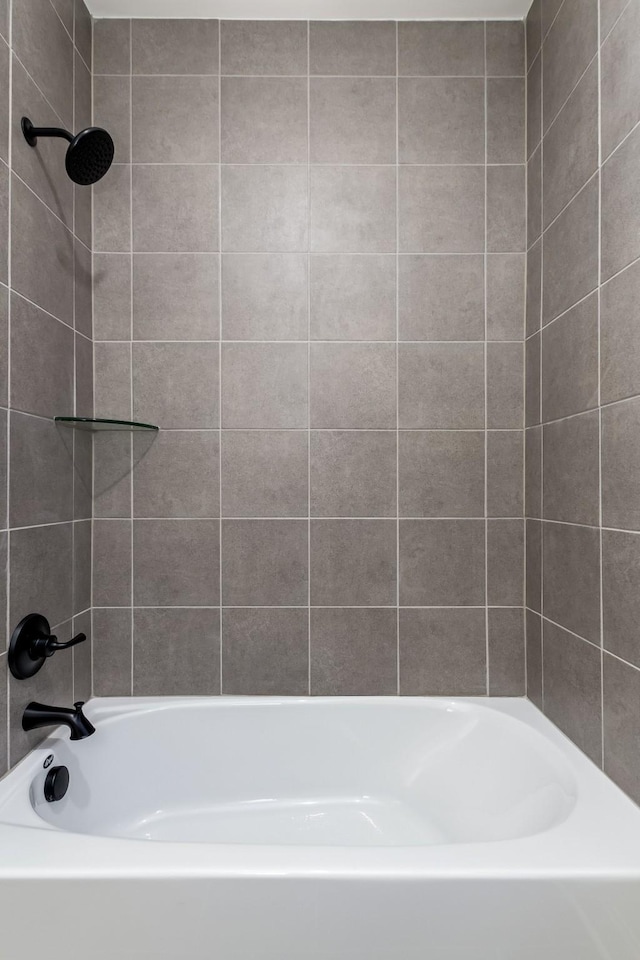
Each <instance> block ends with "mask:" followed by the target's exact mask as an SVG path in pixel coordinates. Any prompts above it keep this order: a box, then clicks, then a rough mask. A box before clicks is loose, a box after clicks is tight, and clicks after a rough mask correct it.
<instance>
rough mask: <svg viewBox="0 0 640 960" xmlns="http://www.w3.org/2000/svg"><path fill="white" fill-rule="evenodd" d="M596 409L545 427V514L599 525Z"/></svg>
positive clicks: (598, 445)
mask: <svg viewBox="0 0 640 960" xmlns="http://www.w3.org/2000/svg"><path fill="white" fill-rule="evenodd" d="M598 421H599V417H598V412H597V410H594V411H593V412H592V413H585V414H582V415H581V416H578V417H571V418H570V419H568V420H559V421H557V422H556V423H548V424H545V426H544V458H543V459H544V493H543V498H544V499H543V502H544V516H545V519H547V520H564V521H565V522H566V523H586V524H591V525H592V526H597V524H598V520H599V516H600V479H599V476H600V429H599V422H598Z"/></svg>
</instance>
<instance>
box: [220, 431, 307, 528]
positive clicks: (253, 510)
mask: <svg viewBox="0 0 640 960" xmlns="http://www.w3.org/2000/svg"><path fill="white" fill-rule="evenodd" d="M308 459H309V448H308V437H307V433H306V431H304V432H303V431H299V432H298V431H294V430H286V431H279V430H269V431H260V430H246V431H245V430H223V431H222V515H223V516H224V517H306V516H307V515H308V511H309V506H308V503H309V493H308V484H309V468H308Z"/></svg>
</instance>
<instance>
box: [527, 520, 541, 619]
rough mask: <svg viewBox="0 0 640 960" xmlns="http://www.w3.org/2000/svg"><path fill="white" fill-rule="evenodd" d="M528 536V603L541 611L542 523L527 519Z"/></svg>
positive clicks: (532, 607)
mask: <svg viewBox="0 0 640 960" xmlns="http://www.w3.org/2000/svg"><path fill="white" fill-rule="evenodd" d="M525 538H526V541H527V542H526V577H525V593H526V605H527V607H529V608H530V609H531V610H535V611H536V612H538V613H540V612H541V610H542V524H541V523H540V522H539V521H537V520H527V522H526V526H525Z"/></svg>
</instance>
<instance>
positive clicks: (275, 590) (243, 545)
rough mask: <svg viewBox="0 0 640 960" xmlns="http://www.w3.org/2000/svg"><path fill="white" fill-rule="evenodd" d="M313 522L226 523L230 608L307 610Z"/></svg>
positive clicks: (225, 584)
mask: <svg viewBox="0 0 640 960" xmlns="http://www.w3.org/2000/svg"><path fill="white" fill-rule="evenodd" d="M308 578H309V571H308V522H307V520H224V521H223V523H222V602H223V603H224V604H225V605H227V606H234V607H235V606H251V607H259V606H268V607H286V606H306V604H307V601H308Z"/></svg>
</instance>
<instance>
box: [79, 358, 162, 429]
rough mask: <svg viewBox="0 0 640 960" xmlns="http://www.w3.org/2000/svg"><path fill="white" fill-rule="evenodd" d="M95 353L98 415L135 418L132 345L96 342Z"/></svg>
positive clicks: (117, 418)
mask: <svg viewBox="0 0 640 960" xmlns="http://www.w3.org/2000/svg"><path fill="white" fill-rule="evenodd" d="M93 356H94V416H96V417H105V418H106V419H113V420H131V418H132V414H131V347H130V346H129V344H128V343H95V344H94V349H93ZM150 422H153V421H150Z"/></svg>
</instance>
